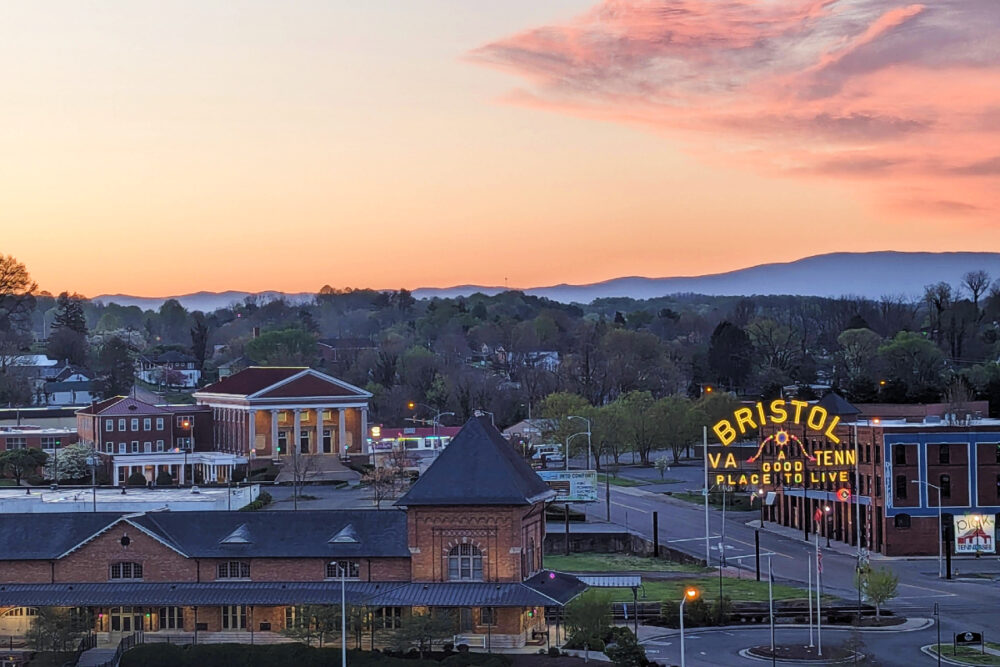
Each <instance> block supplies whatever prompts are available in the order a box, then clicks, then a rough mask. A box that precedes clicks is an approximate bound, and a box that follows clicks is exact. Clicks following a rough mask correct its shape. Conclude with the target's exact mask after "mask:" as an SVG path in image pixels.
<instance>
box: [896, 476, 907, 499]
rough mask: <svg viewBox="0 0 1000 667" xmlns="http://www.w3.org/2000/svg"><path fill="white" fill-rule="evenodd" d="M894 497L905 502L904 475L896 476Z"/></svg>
mask: <svg viewBox="0 0 1000 667" xmlns="http://www.w3.org/2000/svg"><path fill="white" fill-rule="evenodd" d="M896 497H897V498H899V499H900V500H906V475H896Z"/></svg>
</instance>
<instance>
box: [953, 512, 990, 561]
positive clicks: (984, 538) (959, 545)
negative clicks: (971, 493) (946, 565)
mask: <svg viewBox="0 0 1000 667" xmlns="http://www.w3.org/2000/svg"><path fill="white" fill-rule="evenodd" d="M995 538H996V520H995V519H994V517H993V515H992V514H956V515H955V553H956V554H974V553H981V554H992V553H996V540H995Z"/></svg>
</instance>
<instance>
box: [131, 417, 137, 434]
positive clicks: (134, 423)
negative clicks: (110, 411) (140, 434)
mask: <svg viewBox="0 0 1000 667" xmlns="http://www.w3.org/2000/svg"><path fill="white" fill-rule="evenodd" d="M131 426H132V430H133V431H138V430H139V418H138V417H135V418H133V419H132V424H131Z"/></svg>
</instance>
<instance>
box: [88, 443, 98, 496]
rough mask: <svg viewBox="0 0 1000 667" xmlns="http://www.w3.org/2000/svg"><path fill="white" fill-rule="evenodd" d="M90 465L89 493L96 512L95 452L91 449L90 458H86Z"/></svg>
mask: <svg viewBox="0 0 1000 667" xmlns="http://www.w3.org/2000/svg"><path fill="white" fill-rule="evenodd" d="M87 463H88V464H89V465H90V492H91V494H92V496H93V505H94V511H95V512H96V511H97V450H96V449H94V448H91V450H90V456H88V457H87Z"/></svg>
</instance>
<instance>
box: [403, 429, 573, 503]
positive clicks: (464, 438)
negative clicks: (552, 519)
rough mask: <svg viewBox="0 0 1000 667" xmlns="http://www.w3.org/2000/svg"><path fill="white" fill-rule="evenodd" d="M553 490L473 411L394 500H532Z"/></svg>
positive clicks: (465, 501)
mask: <svg viewBox="0 0 1000 667" xmlns="http://www.w3.org/2000/svg"><path fill="white" fill-rule="evenodd" d="M554 496H555V492H554V491H552V490H551V489H550V488H549V486H548V485H547V484H546V483H545V482H543V481H542V479H541V477H539V476H538V475H537V474H536V473H535V471H534V470H532V469H531V466H529V465H528V464H527V462H525V460H524V459H523V458H521V456H520V455H519V454H518V453H517V452H516V451H515V450H514V448H513V447H511V445H510V443H508V442H507V441H506V440H505V439H504V437H503V436H502V435H501V434H500V431H498V430H497V429H496V428H495V427H494V426H493V425H492V424H491V423H490V421H489V418H488V417H473V418H472V419H470V420H469V421H467V422H466V423H465V426H463V427H462V430H461V431H459V432H458V435H456V436H455V437H454V438H452V440H451V443H450V444H449V445H448V446H447V447H446V448H445V450H444V451H443V452H441V454H440V456H438V457H437V459H436V460H435V461H434V463H432V464H431V466H430V467H429V468H428V469H427V472H425V473H424V474H423V475H421V476H420V479H418V480H417V482H416V483H415V484H414V485H413V486H412V487H411V488H410V490H409V491H408V492H407V493H406V495H404V496H403V497H402V498H400V499H399V500H398V501H396V504H397V505H400V506H403V507H413V506H417V505H532V504H534V503H536V502H539V501H540V500H546V499H548V498H551V497H554Z"/></svg>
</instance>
